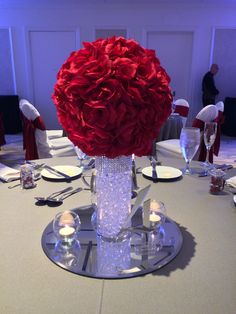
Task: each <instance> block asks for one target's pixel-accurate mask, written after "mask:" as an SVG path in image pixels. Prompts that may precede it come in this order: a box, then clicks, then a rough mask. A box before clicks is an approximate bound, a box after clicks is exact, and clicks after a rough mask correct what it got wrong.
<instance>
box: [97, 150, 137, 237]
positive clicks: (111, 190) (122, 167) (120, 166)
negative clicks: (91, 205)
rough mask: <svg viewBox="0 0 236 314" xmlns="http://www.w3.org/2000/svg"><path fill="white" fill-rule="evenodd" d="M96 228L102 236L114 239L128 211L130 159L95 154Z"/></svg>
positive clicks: (129, 208) (129, 204) (130, 182)
mask: <svg viewBox="0 0 236 314" xmlns="http://www.w3.org/2000/svg"><path fill="white" fill-rule="evenodd" d="M95 169H96V228H97V233H98V235H101V236H102V237H104V238H108V239H112V238H116V237H117V235H118V234H119V233H120V231H121V229H122V227H123V225H124V223H125V222H126V220H127V218H128V215H129V213H130V211H131V193H132V191H131V190H132V187H131V186H132V158H131V156H119V157H116V158H113V159H111V158H107V157H104V156H101V157H96V159H95Z"/></svg>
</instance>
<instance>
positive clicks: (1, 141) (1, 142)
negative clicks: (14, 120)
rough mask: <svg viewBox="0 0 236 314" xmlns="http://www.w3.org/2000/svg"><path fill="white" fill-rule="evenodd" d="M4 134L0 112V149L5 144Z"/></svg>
mask: <svg viewBox="0 0 236 314" xmlns="http://www.w3.org/2000/svg"><path fill="white" fill-rule="evenodd" d="M4 133H5V132H4V125H3V118H2V113H1V112H0V149H1V146H2V145H5V144H6V141H5V135H4Z"/></svg>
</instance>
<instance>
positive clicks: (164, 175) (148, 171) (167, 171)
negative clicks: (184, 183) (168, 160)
mask: <svg viewBox="0 0 236 314" xmlns="http://www.w3.org/2000/svg"><path fill="white" fill-rule="evenodd" d="M156 172H157V177H158V179H160V180H172V179H178V178H180V177H181V176H182V175H183V173H182V171H181V170H179V169H177V168H173V167H168V166H156ZM142 174H143V175H144V176H145V177H148V178H150V179H151V178H152V167H145V168H143V170H142Z"/></svg>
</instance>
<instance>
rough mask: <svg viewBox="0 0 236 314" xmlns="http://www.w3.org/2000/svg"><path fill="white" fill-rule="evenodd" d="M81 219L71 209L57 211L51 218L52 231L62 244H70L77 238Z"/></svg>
mask: <svg viewBox="0 0 236 314" xmlns="http://www.w3.org/2000/svg"><path fill="white" fill-rule="evenodd" d="M80 226H81V221H80V218H79V216H78V215H77V214H76V213H75V212H74V211H71V210H66V211H64V212H60V213H58V214H57V215H56V216H55V218H54V220H53V231H54V234H55V235H56V238H57V240H58V241H59V242H60V243H61V244H62V245H66V246H67V245H69V246H70V245H72V244H73V242H74V241H75V240H76V239H77V235H78V232H79V230H80Z"/></svg>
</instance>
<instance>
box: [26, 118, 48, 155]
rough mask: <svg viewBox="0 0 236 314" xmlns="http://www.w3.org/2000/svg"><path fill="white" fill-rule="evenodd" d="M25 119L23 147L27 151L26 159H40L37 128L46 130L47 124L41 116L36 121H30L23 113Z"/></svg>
mask: <svg viewBox="0 0 236 314" xmlns="http://www.w3.org/2000/svg"><path fill="white" fill-rule="evenodd" d="M21 118H22V121H23V147H24V149H25V150H26V151H25V160H31V159H38V158H39V156H38V150H37V145H36V140H35V130H36V128H37V129H40V130H42V131H44V130H46V127H45V124H44V122H43V120H42V118H41V116H39V117H37V118H36V119H35V120H34V121H30V120H29V119H27V118H26V117H25V116H24V115H23V114H21Z"/></svg>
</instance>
